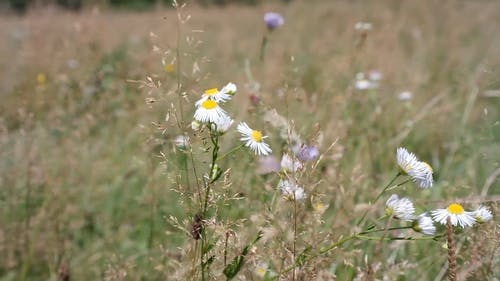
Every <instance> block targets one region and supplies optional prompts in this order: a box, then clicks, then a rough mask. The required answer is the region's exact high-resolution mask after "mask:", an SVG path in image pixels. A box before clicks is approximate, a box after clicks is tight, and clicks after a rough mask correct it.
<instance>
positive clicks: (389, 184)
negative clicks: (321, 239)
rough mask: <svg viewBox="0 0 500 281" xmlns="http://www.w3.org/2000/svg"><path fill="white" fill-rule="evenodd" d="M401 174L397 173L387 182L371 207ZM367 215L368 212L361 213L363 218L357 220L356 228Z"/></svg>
mask: <svg viewBox="0 0 500 281" xmlns="http://www.w3.org/2000/svg"><path fill="white" fill-rule="evenodd" d="M401 175H402V174H401V172H398V173H397V174H396V176H395V177H394V178H392V180H391V181H389V183H388V184H387V185H386V186H385V187H384V189H382V191H381V192H380V193H379V194H378V195H377V197H376V198H375V200H374V201H373V203H371V205H374V204H375V203H376V202H377V201H378V200H379V199H380V197H382V195H383V194H384V192H386V191H387V190H388V189H389V187H391V185H392V184H393V183H394V182H395V181H396V179H397V178H399V176H401ZM367 214H368V210H366V211H365V212H364V213H363V216H361V218H360V219H359V221H358V222H357V223H356V225H357V226H359V225H361V223H362V222H363V220H364V219H365V217H366V215H367Z"/></svg>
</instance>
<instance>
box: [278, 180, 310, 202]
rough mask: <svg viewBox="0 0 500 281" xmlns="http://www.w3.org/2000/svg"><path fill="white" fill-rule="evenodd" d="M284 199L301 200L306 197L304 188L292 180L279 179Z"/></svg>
mask: <svg viewBox="0 0 500 281" xmlns="http://www.w3.org/2000/svg"><path fill="white" fill-rule="evenodd" d="M278 186H279V188H280V189H281V192H283V195H284V197H285V199H286V200H290V201H293V200H302V199H304V198H306V194H305V192H304V189H303V188H302V187H300V186H298V185H297V184H295V183H294V182H292V181H288V180H281V181H280V182H279V184H278Z"/></svg>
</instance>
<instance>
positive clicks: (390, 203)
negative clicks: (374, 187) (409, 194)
mask: <svg viewBox="0 0 500 281" xmlns="http://www.w3.org/2000/svg"><path fill="white" fill-rule="evenodd" d="M385 206H386V209H385V212H386V213H387V214H388V215H390V216H393V217H394V218H396V219H400V220H404V221H412V220H413V217H414V216H413V214H414V213H415V208H414V207H413V203H412V202H411V201H410V199H408V198H406V197H405V198H401V199H399V197H398V196H397V195H396V194H393V195H391V197H389V199H387V202H386V203H385Z"/></svg>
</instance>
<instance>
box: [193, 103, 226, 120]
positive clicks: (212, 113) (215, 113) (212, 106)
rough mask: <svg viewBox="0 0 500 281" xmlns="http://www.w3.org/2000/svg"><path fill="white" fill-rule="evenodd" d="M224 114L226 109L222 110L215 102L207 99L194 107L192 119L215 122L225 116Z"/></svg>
mask: <svg viewBox="0 0 500 281" xmlns="http://www.w3.org/2000/svg"><path fill="white" fill-rule="evenodd" d="M226 115H227V114H226V111H224V109H222V108H221V107H220V106H219V105H218V104H217V102H215V101H213V100H211V99H207V100H205V101H204V102H202V103H201V104H200V105H199V106H198V108H197V109H196V111H195V113H194V119H196V120H198V121H200V122H203V123H207V122H212V123H217V122H220V121H219V120H220V119H222V118H225V116H226Z"/></svg>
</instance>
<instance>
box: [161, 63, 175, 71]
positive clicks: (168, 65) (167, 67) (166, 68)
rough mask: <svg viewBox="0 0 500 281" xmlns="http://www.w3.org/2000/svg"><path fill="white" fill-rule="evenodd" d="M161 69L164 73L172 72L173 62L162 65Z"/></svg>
mask: <svg viewBox="0 0 500 281" xmlns="http://www.w3.org/2000/svg"><path fill="white" fill-rule="evenodd" d="M163 71H165V72H166V73H172V72H174V64H173V63H167V64H165V65H164V66H163Z"/></svg>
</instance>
